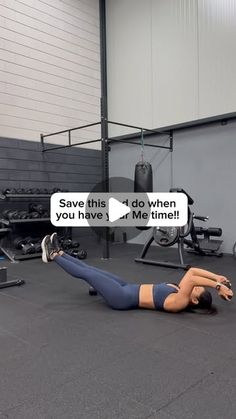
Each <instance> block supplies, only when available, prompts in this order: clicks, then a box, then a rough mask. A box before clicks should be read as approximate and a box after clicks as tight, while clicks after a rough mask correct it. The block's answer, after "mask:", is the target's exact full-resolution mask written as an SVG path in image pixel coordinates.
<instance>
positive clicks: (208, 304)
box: [187, 290, 217, 314]
mask: <svg viewBox="0 0 236 419" xmlns="http://www.w3.org/2000/svg"><path fill="white" fill-rule="evenodd" d="M187 311H190V312H191V313H199V314H216V313H217V309H216V307H215V306H213V305H212V295H211V293H210V292H209V291H207V290H205V291H203V292H202V293H201V295H200V296H199V298H198V303H197V304H189V306H188V307H187Z"/></svg>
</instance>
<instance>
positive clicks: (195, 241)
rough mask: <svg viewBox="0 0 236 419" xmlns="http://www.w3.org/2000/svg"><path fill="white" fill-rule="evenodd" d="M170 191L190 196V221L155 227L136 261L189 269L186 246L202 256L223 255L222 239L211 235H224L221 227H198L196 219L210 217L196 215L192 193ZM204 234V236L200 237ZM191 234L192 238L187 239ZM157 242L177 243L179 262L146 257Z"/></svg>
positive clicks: (167, 245) (161, 243)
mask: <svg viewBox="0 0 236 419" xmlns="http://www.w3.org/2000/svg"><path fill="white" fill-rule="evenodd" d="M170 192H181V193H184V194H185V195H186V196H187V198H188V222H187V225H186V226H185V227H154V228H153V230H152V233H151V236H150V237H149V238H148V240H147V241H146V243H145V244H144V247H143V249H142V252H141V255H140V257H138V258H136V259H135V262H141V263H146V264H149V265H158V266H166V267H169V268H182V269H185V270H188V269H189V268H190V265H188V264H185V263H184V246H186V247H187V251H188V252H192V253H195V254H198V255H202V256H218V257H220V256H222V255H223V254H222V253H221V252H219V249H220V246H221V244H222V242H223V241H222V240H218V239H217V240H213V239H212V238H211V237H220V236H221V235H222V230H221V228H213V227H210V228H203V227H196V226H195V224H194V220H199V221H207V220H208V217H204V216H197V215H194V214H193V213H192V211H191V208H190V207H191V206H192V205H193V203H194V201H193V199H192V198H191V197H190V195H189V194H188V193H187V192H186V191H185V190H184V189H182V188H171V189H170ZM199 235H201V236H202V235H203V236H204V237H203V238H198V236H199ZM187 236H190V239H187ZM153 242H155V243H157V244H158V245H159V246H161V247H164V248H165V247H171V246H173V245H174V244H177V247H178V256H179V263H172V262H169V261H162V260H152V259H146V258H145V257H146V254H147V252H148V250H149V248H150V246H151V244H152V243H153Z"/></svg>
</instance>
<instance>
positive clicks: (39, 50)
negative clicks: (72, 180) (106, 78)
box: [0, 0, 101, 148]
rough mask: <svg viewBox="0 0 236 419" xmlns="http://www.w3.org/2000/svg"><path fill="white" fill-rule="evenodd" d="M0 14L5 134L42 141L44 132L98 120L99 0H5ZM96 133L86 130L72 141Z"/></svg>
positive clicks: (0, 104)
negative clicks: (11, 0) (9, 0)
mask: <svg viewBox="0 0 236 419" xmlns="http://www.w3.org/2000/svg"><path fill="white" fill-rule="evenodd" d="M0 14H1V17H2V19H1V63H0V93H1V95H0V125H1V134H0V135H1V137H3V138H16V139H23V140H29V141H36V142H38V141H39V138H40V133H44V134H47V133H50V132H55V131H62V130H64V129H68V128H72V127H74V126H79V125H85V124H88V123H90V122H94V121H96V120H99V119H100V96H101V88H100V79H101V77H100V28H99V0H88V1H86V2H84V1H78V2H77V1H75V0H66V1H63V2H61V1H60V0H54V1H53V2H51V1H50V0H44V1H43V2H40V1H34V2H32V1H28V0H24V1H20V2H18V1H13V2H11V4H10V3H9V4H8V3H7V2H1V4H0ZM97 132H99V131H98V130H97V127H94V128H93V129H90V130H89V129H88V130H84V131H83V136H82V137H83V138H79V139H78V138H77V136H76V134H74V135H73V137H72V141H74V142H78V140H81V141H82V140H86V139H93V138H94V137H95V136H97ZM66 141H67V137H66V136H63V135H62V136H59V137H54V138H51V142H55V143H57V144H64V143H65V142H66ZM86 147H87V148H88V147H91V148H98V147H99V143H97V144H90V145H87V146H86Z"/></svg>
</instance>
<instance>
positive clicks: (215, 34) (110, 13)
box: [107, 0, 236, 133]
mask: <svg viewBox="0 0 236 419" xmlns="http://www.w3.org/2000/svg"><path fill="white" fill-rule="evenodd" d="M107 22H108V23H107V38H108V41H107V42H108V92H109V97H108V105H109V117H110V118H111V119H115V120H119V121H124V122H126V123H131V124H136V125H143V126H146V127H160V126H165V125H171V124H175V123H181V122H186V121H189V120H195V119H198V118H202V117H207V116H212V115H216V114H222V113H227V112H232V111H235V108H236V83H235V82H236V76H235V75H236V58H235V57H236V42H235V39H236V1H235V0H224V1H223V0H191V1H190V0H146V1H145V2H144V1H141V0H119V1H116V0H107ZM116 133H117V130H116Z"/></svg>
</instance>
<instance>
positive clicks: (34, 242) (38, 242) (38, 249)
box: [29, 237, 42, 253]
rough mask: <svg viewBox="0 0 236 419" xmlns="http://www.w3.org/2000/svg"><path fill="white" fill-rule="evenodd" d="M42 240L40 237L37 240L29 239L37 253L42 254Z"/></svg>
mask: <svg viewBox="0 0 236 419" xmlns="http://www.w3.org/2000/svg"><path fill="white" fill-rule="evenodd" d="M41 241H42V240H41V239H40V238H39V237H35V238H31V237H30V238H29V243H31V244H32V245H33V246H34V250H35V252H36V253H40V252H41V250H42V249H41Z"/></svg>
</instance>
